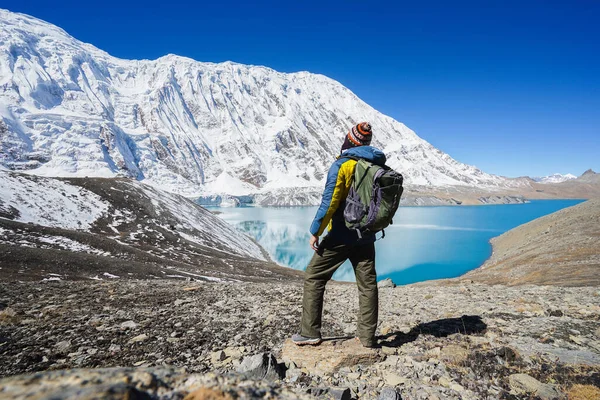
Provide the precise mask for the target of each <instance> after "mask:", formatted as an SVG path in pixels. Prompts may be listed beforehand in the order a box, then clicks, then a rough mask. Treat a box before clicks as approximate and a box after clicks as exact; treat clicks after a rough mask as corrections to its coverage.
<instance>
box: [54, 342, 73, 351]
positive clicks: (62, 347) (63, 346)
mask: <svg viewBox="0 0 600 400" xmlns="http://www.w3.org/2000/svg"><path fill="white" fill-rule="evenodd" d="M54 348H56V351H58V352H59V353H64V352H66V351H67V350H69V349H70V348H71V342H70V341H69V340H63V341H62V342H58V343H56V344H55V345H54Z"/></svg>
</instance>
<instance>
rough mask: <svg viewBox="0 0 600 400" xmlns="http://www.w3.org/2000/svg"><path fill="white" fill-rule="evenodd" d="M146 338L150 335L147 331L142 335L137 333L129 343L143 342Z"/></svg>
mask: <svg viewBox="0 0 600 400" xmlns="http://www.w3.org/2000/svg"><path fill="white" fill-rule="evenodd" d="M146 339H148V335H146V334H145V333H142V334H141V335H137V336H135V337H132V338H131V339H129V342H128V343H138V342H143V341H144V340H146Z"/></svg>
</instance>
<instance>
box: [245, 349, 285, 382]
mask: <svg viewBox="0 0 600 400" xmlns="http://www.w3.org/2000/svg"><path fill="white" fill-rule="evenodd" d="M237 372H239V373H240V374H242V376H243V377H244V378H245V379H265V380H268V381H274V380H277V379H281V378H283V377H284V376H285V371H284V370H283V368H282V367H281V366H279V364H278V363H277V360H276V359H275V357H274V356H273V354H271V353H261V354H256V355H253V356H248V357H245V358H244V359H243V360H242V362H241V364H240V365H239V367H238V368H237Z"/></svg>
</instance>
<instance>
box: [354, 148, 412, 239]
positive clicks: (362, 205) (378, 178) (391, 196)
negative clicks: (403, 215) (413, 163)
mask: <svg viewBox="0 0 600 400" xmlns="http://www.w3.org/2000/svg"><path fill="white" fill-rule="evenodd" d="M403 181H404V178H403V177H402V174H399V173H398V172H396V171H394V170H393V169H391V168H390V167H388V166H385V165H384V166H381V165H376V164H373V163H371V162H369V161H367V160H364V159H357V162H356V168H355V169H354V181H353V182H352V186H351V187H350V191H349V192H348V197H347V198H346V208H345V209H344V219H345V221H346V226H347V227H348V228H349V229H354V230H356V232H357V234H358V237H359V238H362V236H363V233H364V232H379V231H383V230H384V229H385V228H386V227H387V226H388V225H390V224H391V223H392V218H394V214H395V213H396V210H397V209H398V205H399V204H400V197H401V196H402V192H403V191H404V188H403V187H402V183H403ZM383 236H385V232H383ZM383 236H382V237H383Z"/></svg>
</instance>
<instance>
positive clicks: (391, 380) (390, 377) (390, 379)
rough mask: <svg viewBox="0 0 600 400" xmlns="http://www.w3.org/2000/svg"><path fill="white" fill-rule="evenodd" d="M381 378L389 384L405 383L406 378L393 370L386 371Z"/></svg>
mask: <svg viewBox="0 0 600 400" xmlns="http://www.w3.org/2000/svg"><path fill="white" fill-rule="evenodd" d="M383 380H384V381H385V383H386V384H387V385H389V386H398V385H401V384H403V383H406V381H407V379H406V378H405V377H403V376H400V375H398V374H396V373H393V372H388V373H387V374H385V375H384V376H383Z"/></svg>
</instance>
